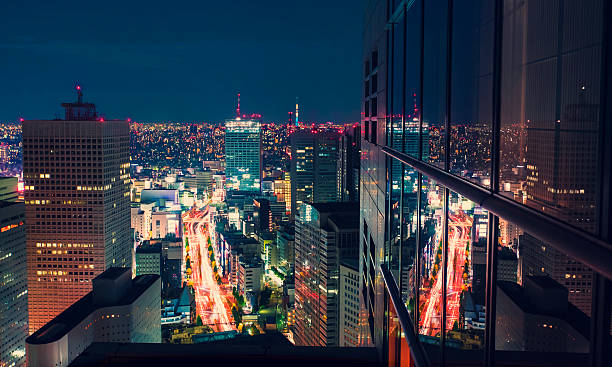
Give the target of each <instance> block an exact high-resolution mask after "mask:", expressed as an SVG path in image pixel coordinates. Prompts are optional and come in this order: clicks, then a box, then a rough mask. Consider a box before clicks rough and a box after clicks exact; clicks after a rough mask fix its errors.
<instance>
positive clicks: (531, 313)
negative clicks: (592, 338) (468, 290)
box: [495, 219, 593, 365]
mask: <svg viewBox="0 0 612 367" xmlns="http://www.w3.org/2000/svg"><path fill="white" fill-rule="evenodd" d="M498 238H499V240H498V255H497V302H496V326H495V348H496V350H497V356H496V359H497V360H499V361H502V362H503V361H504V360H505V359H509V358H510V357H511V356H512V352H516V351H521V352H522V351H530V352H534V353H533V356H534V359H535V360H553V359H554V360H559V361H563V363H560V364H562V365H581V364H584V363H586V361H587V360H588V359H587V354H586V353H588V352H589V325H590V318H589V314H590V312H591V302H592V299H591V297H592V292H591V289H592V282H593V272H592V271H591V269H589V268H588V267H586V266H584V265H582V264H580V263H578V262H576V261H574V260H573V259H572V258H569V257H568V256H565V255H564V254H563V253H561V252H559V251H557V250H555V249H553V248H552V247H551V246H550V245H549V244H547V243H544V242H542V241H540V240H538V239H536V238H535V237H533V236H531V235H530V234H528V233H525V232H524V231H523V230H522V229H521V228H519V227H518V226H516V225H515V224H513V223H511V222H508V221H505V220H503V219H500V224H499V237H498ZM552 352H555V353H557V352H562V353H565V352H567V353H579V355H567V356H563V355H561V356H560V355H558V354H557V355H555V354H552ZM580 353H584V354H582V355H580Z"/></svg>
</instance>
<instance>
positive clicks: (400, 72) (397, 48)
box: [390, 18, 406, 172]
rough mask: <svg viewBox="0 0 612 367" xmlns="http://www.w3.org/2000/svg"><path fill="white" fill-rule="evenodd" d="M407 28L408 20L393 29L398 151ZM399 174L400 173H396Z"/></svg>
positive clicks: (394, 121)
mask: <svg viewBox="0 0 612 367" xmlns="http://www.w3.org/2000/svg"><path fill="white" fill-rule="evenodd" d="M405 28H406V20H405V18H402V21H401V22H399V23H398V24H396V25H395V26H394V27H393V81H392V88H393V89H392V90H393V95H392V101H393V106H392V108H393V109H392V110H391V111H392V114H391V124H392V129H393V131H392V136H393V138H392V141H391V144H390V146H391V147H393V148H394V149H397V150H400V151H401V150H402V139H403V138H402V135H403V134H402V121H403V117H404V116H403V114H404V110H403V108H404V106H403V101H404V51H405V45H404V33H405V31H406V30H405ZM396 172H399V171H396Z"/></svg>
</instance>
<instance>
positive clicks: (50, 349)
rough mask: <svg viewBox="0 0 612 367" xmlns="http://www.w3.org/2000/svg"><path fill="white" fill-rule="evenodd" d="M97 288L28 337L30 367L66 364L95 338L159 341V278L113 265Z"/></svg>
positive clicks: (99, 279)
mask: <svg viewBox="0 0 612 367" xmlns="http://www.w3.org/2000/svg"><path fill="white" fill-rule="evenodd" d="M92 283H93V290H92V291H91V292H89V293H88V294H87V295H85V296H84V297H83V298H81V299H80V300H78V301H77V302H75V303H74V304H73V305H72V306H70V307H68V308H67V309H66V310H65V311H64V312H62V313H60V314H59V315H57V316H56V317H55V318H53V319H52V320H51V321H50V322H49V323H47V324H45V325H44V326H43V327H41V328H40V329H39V330H38V331H36V332H35V333H34V334H32V335H31V336H30V337H28V338H27V339H26V348H27V359H28V365H29V366H31V367H47V366H49V367H50V366H67V365H69V364H70V363H71V362H72V361H73V360H74V359H75V358H76V357H77V356H78V355H79V354H80V353H81V352H83V351H84V350H85V349H86V348H87V347H88V346H89V345H90V344H91V343H93V342H123V343H161V316H160V310H159V307H160V304H161V298H160V287H161V283H160V279H159V276H158V275H140V276H137V277H136V278H134V279H132V274H131V271H130V269H129V268H110V269H108V270H106V271H105V272H104V273H102V274H100V275H99V276H97V277H96V278H94V279H93V282H92Z"/></svg>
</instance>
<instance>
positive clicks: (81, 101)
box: [76, 84, 83, 104]
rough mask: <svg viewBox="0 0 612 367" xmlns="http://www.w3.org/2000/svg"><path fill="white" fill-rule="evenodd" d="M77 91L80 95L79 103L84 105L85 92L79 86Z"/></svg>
mask: <svg viewBox="0 0 612 367" xmlns="http://www.w3.org/2000/svg"><path fill="white" fill-rule="evenodd" d="M76 90H77V95H78V99H77V103H78V104H83V91H82V90H81V86H80V85H78V84H77V86H76Z"/></svg>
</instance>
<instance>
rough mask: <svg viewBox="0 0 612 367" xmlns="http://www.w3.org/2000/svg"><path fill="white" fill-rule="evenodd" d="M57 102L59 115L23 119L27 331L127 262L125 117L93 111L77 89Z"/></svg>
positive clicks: (127, 129)
mask: <svg viewBox="0 0 612 367" xmlns="http://www.w3.org/2000/svg"><path fill="white" fill-rule="evenodd" d="M63 106H64V107H65V109H66V114H65V119H64V120H49V121H24V122H23V177H24V180H25V189H26V190H25V204H26V205H25V207H26V223H28V225H27V228H26V231H27V239H26V240H27V253H28V255H27V256H28V300H29V329H30V333H33V332H35V331H36V330H37V329H38V328H40V327H41V326H43V325H45V324H46V323H47V322H49V321H50V320H51V319H53V318H54V317H55V316H57V315H58V314H59V313H60V312H62V311H64V310H65V309H66V308H67V307H69V306H70V305H72V304H73V303H74V302H76V301H77V300H79V299H80V298H81V297H83V296H84V295H86V294H87V293H88V292H90V291H91V281H92V279H93V278H95V277H96V276H97V275H99V274H101V273H102V272H103V271H104V270H105V269H108V268H109V267H116V266H121V267H128V266H131V264H132V249H133V238H132V237H133V234H132V231H131V229H130V196H129V195H130V188H129V184H130V172H129V168H130V154H129V145H130V127H129V124H128V122H127V121H117V120H112V121H111V120H105V119H103V118H99V117H98V116H97V115H96V110H95V106H94V105H93V104H91V103H84V102H83V101H82V95H81V93H80V90H79V97H78V101H77V102H76V103H64V104H63ZM60 162H61V163H60ZM41 213H44V214H43V215H41Z"/></svg>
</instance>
